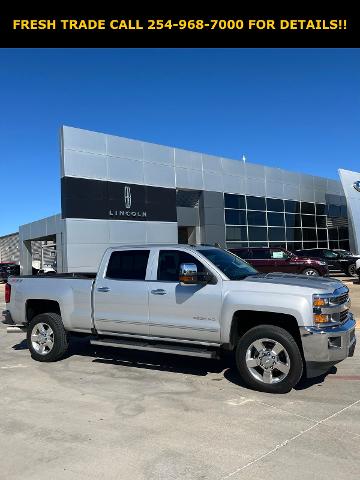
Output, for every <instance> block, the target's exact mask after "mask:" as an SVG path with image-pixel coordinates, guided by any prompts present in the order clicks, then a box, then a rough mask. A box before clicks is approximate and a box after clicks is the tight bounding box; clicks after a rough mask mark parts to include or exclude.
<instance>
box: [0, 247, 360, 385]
mask: <svg viewBox="0 0 360 480" xmlns="http://www.w3.org/2000/svg"><path fill="white" fill-rule="evenodd" d="M6 302H7V309H8V310H7V315H8V317H9V319H10V321H12V322H13V326H9V327H8V330H9V331H11V330H17V331H18V330H19V329H21V330H26V331H27V340H28V346H29V349H30V352H31V355H32V357H33V358H34V359H35V360H38V361H41V362H51V361H55V360H58V359H60V358H61V357H62V356H63V355H64V354H65V353H66V350H67V348H68V342H69V336H70V335H71V334H72V333H76V334H83V335H90V342H91V343H92V344H95V345H108V346H112V347H120V348H134V349H139V350H151V351H159V352H166V353H174V354H183V355H193V356H202V357H208V358H212V357H216V356H217V355H218V353H219V352H220V350H233V351H234V353H235V358H236V363H237V367H238V370H239V373H240V375H241V377H242V379H243V380H244V381H245V382H246V384H247V385H249V386H250V387H252V388H255V389H258V390H262V391H267V392H273V393H282V392H287V391H289V390H290V389H291V388H292V387H294V386H295V385H296V384H297V383H298V381H299V380H300V378H301V376H302V374H303V373H305V374H306V375H307V376H308V377H311V376H317V375H319V374H321V373H323V372H326V371H327V370H328V369H329V368H330V366H332V365H334V364H335V363H337V362H339V361H341V360H344V359H345V358H346V357H348V356H352V355H353V353H354V349H355V343H356V339H355V321H354V319H353V316H352V314H351V313H350V310H349V307H350V300H349V295H348V289H347V287H346V286H345V285H344V284H343V283H341V282H339V281H337V280H333V279H328V278H320V277H307V276H299V275H291V274H276V273H275V274H259V273H258V272H257V271H256V270H255V269H254V268H253V267H252V266H251V265H249V264H247V263H246V262H244V261H243V260H241V259H240V258H239V257H237V256H236V255H233V254H231V253H229V252H227V251H225V250H222V249H219V248H215V247H210V246H204V245H198V246H190V245H144V246H121V247H117V248H114V247H112V248H109V249H107V250H106V252H105V254H104V256H103V259H102V261H101V263H100V267H99V271H98V273H97V274H96V275H95V274H93V275H92V274H63V275H62V274H59V275H54V276H53V277H52V276H49V275H46V276H37V277H32V276H29V277H27V276H23V277H21V276H20V277H11V278H10V279H9V281H8V284H7V286H6Z"/></svg>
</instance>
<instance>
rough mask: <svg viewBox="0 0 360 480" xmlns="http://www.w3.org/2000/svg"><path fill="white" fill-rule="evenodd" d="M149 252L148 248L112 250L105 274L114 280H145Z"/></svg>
mask: <svg viewBox="0 0 360 480" xmlns="http://www.w3.org/2000/svg"><path fill="white" fill-rule="evenodd" d="M149 253H150V250H124V251H119V252H113V253H112V254H111V257H110V260H109V264H108V267H107V271H106V276H107V277H108V278H113V279H116V280H145V276H146V267H147V263H148V259H149Z"/></svg>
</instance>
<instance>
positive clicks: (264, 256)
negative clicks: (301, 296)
mask: <svg viewBox="0 0 360 480" xmlns="http://www.w3.org/2000/svg"><path fill="white" fill-rule="evenodd" d="M252 258H253V259H254V260H270V258H271V257H270V250H269V249H268V248H264V250H253V255H252Z"/></svg>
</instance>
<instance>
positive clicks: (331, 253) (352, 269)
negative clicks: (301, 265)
mask: <svg viewBox="0 0 360 480" xmlns="http://www.w3.org/2000/svg"><path fill="white" fill-rule="evenodd" d="M344 252H345V251H336V250H330V249H328V248H310V249H305V250H296V251H295V254H296V255H299V256H301V257H310V258H319V259H321V260H324V261H325V262H327V264H328V266H329V271H330V272H336V271H339V270H340V271H341V272H343V273H345V274H346V275H349V276H350V277H356V276H357V275H356V265H355V264H356V260H358V258H359V257H358V256H357V255H352V254H350V253H348V252H347V253H344Z"/></svg>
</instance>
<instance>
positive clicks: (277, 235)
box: [268, 227, 285, 242]
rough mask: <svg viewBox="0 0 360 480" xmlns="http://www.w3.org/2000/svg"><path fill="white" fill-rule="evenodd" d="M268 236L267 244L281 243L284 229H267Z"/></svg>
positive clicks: (283, 237)
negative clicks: (272, 242)
mask: <svg viewBox="0 0 360 480" xmlns="http://www.w3.org/2000/svg"><path fill="white" fill-rule="evenodd" d="M268 236H269V242H271V241H274V242H281V241H283V240H285V228H279V227H269V229H268Z"/></svg>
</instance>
